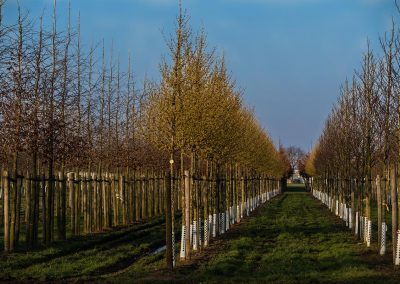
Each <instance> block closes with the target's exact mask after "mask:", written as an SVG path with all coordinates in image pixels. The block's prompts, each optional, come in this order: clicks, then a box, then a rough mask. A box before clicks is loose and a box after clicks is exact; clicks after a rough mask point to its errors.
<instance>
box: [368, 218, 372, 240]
mask: <svg viewBox="0 0 400 284" xmlns="http://www.w3.org/2000/svg"><path fill="white" fill-rule="evenodd" d="M367 224H368V228H367V247H370V246H371V231H372V222H371V220H368V221H367Z"/></svg>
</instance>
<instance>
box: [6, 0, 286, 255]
mask: <svg viewBox="0 0 400 284" xmlns="http://www.w3.org/2000/svg"><path fill="white" fill-rule="evenodd" d="M6 4H7V3H6V2H4V1H3V0H0V15H1V10H2V8H3V7H4V5H6ZM67 14H68V26H67V28H66V29H63V30H60V29H59V27H58V25H57V14H56V1H55V2H54V13H53V16H52V25H51V27H47V26H45V25H43V24H42V23H43V19H42V18H40V19H35V20H32V19H31V18H30V17H29V15H28V14H26V13H24V12H22V11H21V9H20V8H19V7H18V19H17V20H16V23H14V24H7V23H4V21H3V17H1V16H0V92H1V97H0V148H1V149H0V162H1V164H2V165H3V166H2V168H3V170H4V173H3V179H2V185H1V193H2V194H0V197H1V198H2V199H3V212H4V225H6V223H7V224H9V223H10V222H9V221H10V216H9V208H10V205H11V208H12V210H11V211H12V212H11V219H12V221H13V222H14V223H17V224H21V223H22V224H23V223H24V221H25V222H28V221H29V220H28V219H29V218H25V219H24V220H22V222H20V221H19V220H20V218H21V214H22V213H21V212H27V209H26V208H25V207H24V206H25V205H24V204H30V205H29V206H30V207H32V208H40V212H42V214H40V216H37V217H32V218H33V220H36V221H37V219H35V218H42V219H46V220H47V221H46V222H48V224H47V225H46V224H44V225H43V226H44V227H43V228H47V230H46V232H47V233H46V234H48V236H47V237H46V236H43V238H44V240H45V243H46V244H49V243H50V242H51V241H52V240H53V239H54V236H53V235H54V234H53V233H52V231H53V230H54V218H55V217H57V218H58V216H59V215H58V214H61V216H63V217H62V218H64V219H65V220H70V219H71V220H72V217H71V218H70V217H68V218H67V217H66V215H65V214H71V216H72V215H73V214H75V215H76V212H77V211H74V210H83V208H84V205H83V203H82V202H83V201H75V205H73V202H71V201H70V202H67V201H66V200H67V198H69V199H70V200H71V198H76V197H71V195H72V196H83V194H86V193H87V194H88V195H87V196H86V198H87V199H88V201H87V202H89V203H88V204H92V203H90V202H91V201H90V200H89V199H90V198H95V197H94V196H95V195H96V194H101V193H100V192H101V190H100V188H102V186H100V184H101V183H102V184H105V185H104V186H105V188H110V189H109V191H110V192H111V193H110V195H109V199H110V200H112V198H114V200H115V202H117V203H116V204H117V207H116V208H117V209H111V210H109V212H114V213H112V214H116V215H117V216H124V215H123V214H128V213H126V212H125V213H121V212H120V210H122V209H118V208H124V207H123V206H127V207H126V208H130V209H127V210H128V211H129V210H131V211H132V210H133V209H132V208H133V207H132V206H131V205H123V206H122V205H121V206H120V207H118V202H120V201H118V199H119V198H121V196H120V197H117V196H118V195H119V193H118V192H120V189H122V188H125V185H124V184H129V182H130V181H132V180H133V182H135V180H136V179H135V178H133V179H132V178H131V177H132V176H135V173H134V172H137V171H139V170H141V171H145V170H147V171H151V172H156V173H157V174H156V176H158V178H161V179H163V178H164V173H163V172H162V171H164V172H165V171H167V170H168V172H169V174H168V176H169V179H170V181H171V186H170V187H169V186H166V187H165V185H163V187H162V188H163V189H162V190H160V191H157V192H161V193H162V194H161V195H162V196H161V198H165V201H166V202H165V204H164V202H163V203H162V204H164V205H165V206H166V208H164V209H165V210H166V211H165V213H166V214H167V216H169V218H171V219H170V221H168V220H167V231H168V230H170V231H171V236H172V237H173V238H174V236H173V232H174V222H175V221H174V216H175V214H174V212H175V211H176V210H177V209H182V210H183V212H184V210H185V208H181V206H180V205H179V204H180V203H179V202H178V201H177V198H178V197H177V196H178V195H177V193H176V192H175V191H176V190H178V191H179V192H181V193H182V194H183V196H184V192H185V191H184V189H183V187H184V186H183V185H184V182H183V181H182V180H183V179H184V177H185V174H184V172H185V170H190V176H191V177H193V180H195V179H200V177H202V176H206V178H207V179H209V180H214V181H216V180H223V179H224V177H226V173H227V169H231V170H230V171H232V172H234V173H235V174H234V176H235V178H236V179H240V178H245V179H246V180H247V179H249V180H252V179H260V180H261V179H262V180H265V181H266V180H272V177H276V178H279V177H281V176H283V175H284V174H285V172H287V171H288V168H289V167H288V163H287V158H285V154H284V152H283V151H279V150H278V149H276V148H275V146H274V144H273V142H272V140H271V139H270V137H269V136H268V134H267V133H266V131H265V130H264V129H263V128H262V127H261V126H260V124H259V122H258V121H257V119H256V118H255V115H254V113H253V111H252V110H251V109H250V108H249V107H247V106H246V105H245V104H244V102H243V100H242V92H241V91H238V89H237V87H236V86H235V82H234V80H233V79H232V78H231V75H230V73H229V71H228V70H227V67H226V64H225V59H224V56H220V55H218V54H217V52H216V50H215V49H210V48H208V47H207V40H206V34H205V32H204V31H203V30H200V31H199V32H196V33H195V32H193V30H192V29H191V27H190V25H189V17H188V16H187V14H186V13H185V12H184V11H183V10H182V8H181V7H180V10H179V15H178V17H177V19H176V29H175V32H174V33H173V35H172V36H171V38H170V39H169V40H168V41H167V56H165V57H164V59H163V60H162V62H161V63H160V81H159V82H154V81H150V80H145V82H144V83H143V88H142V89H141V90H139V88H138V87H137V85H136V84H134V80H133V77H134V76H133V72H132V68H131V61H132V60H131V56H130V55H129V56H128V68H127V70H126V71H122V70H121V67H120V66H121V64H120V58H119V56H118V57H117V59H115V55H114V51H113V46H111V48H110V51H109V52H108V58H106V48H105V45H104V42H103V43H101V44H99V45H96V46H93V47H89V48H84V44H83V43H82V40H81V33H80V19H79V17H78V19H77V25H76V27H75V28H74V27H73V25H72V24H71V22H72V21H71V16H70V15H71V13H70V11H69V12H68V13H67ZM97 53H100V54H101V56H100V58H97V57H96V56H95V54H97ZM168 161H169V162H168ZM168 165H169V167H168ZM233 169H235V170H233ZM73 172H74V173H76V176H80V177H81V178H79V179H78V180H77V183H78V184H85V182H86V183H88V184H90V183H93V184H94V185H89V186H86V185H85V186H82V185H79V186H77V187H73V186H72V185H71V186H72V187H71V189H68V190H67V186H66V184H67V183H68V181H69V180H70V179H69V178H68V177H69V174H71V173H73ZM93 175H96V176H97V177H100V181H98V180H96V179H90V178H88V179H86V177H91V176H93ZM112 176H114V177H116V178H117V179H120V178H122V176H125V182H124V181H123V182H122V183H120V181H118V182H116V183H117V185H116V186H115V190H112V189H111V188H112V186H111V184H112V183H113V179H114V178H109V177H112ZM104 177H108V178H104ZM129 177H130V178H129ZM24 178H25V179H26V178H28V179H29V180H30V181H32V182H22V180H23V179H24ZM178 181H180V183H179V184H180V188H178V189H177V183H178ZM97 183H98V184H97ZM5 184H7V187H6V186H5ZM118 184H120V186H119V187H118ZM215 184H218V186H217V185H215V186H216V188H215V190H216V192H222V191H221V190H226V189H222V188H221V187H219V183H215ZM31 186H32V187H33V188H37V191H38V192H39V189H40V193H39V194H40V198H39V197H38V198H34V197H27V194H30V191H29V190H28V187H29V188H30V187H31ZM126 186H127V187H128V188H131V187H132V186H131V185H126ZM134 187H135V186H134V185H133V188H134ZM264 187H266V186H264ZM5 188H7V200H6V198H5V196H6V195H5V194H3V193H6V191H5ZM72 188H74V189H72ZM87 188H93V190H94V191H93V192H92V193H91V194H89V193H88V191H87V192H86V193H85V190H87ZM117 188H120V189H117ZM146 188H147V187H146ZM168 188H169V189H172V192H171V190H168ZM75 191H77V192H78V193H73V192H75ZM133 191H134V189H133ZM33 192H34V193H33V194H31V195H30V196H36V194H37V193H35V189H33ZM127 192H129V190H128V191H127ZM76 194H77V195H76ZM93 194H94V195H93ZM135 194H136V193H133V195H132V198H131V199H129V198H128V199H126V200H134V197H135V196H136V195H135ZM143 194H144V193H143ZM237 194H239V193H237ZM114 195H115V196H114ZM38 196H39V195H38ZM105 196H106V195H105V194H104V193H103V195H102V196H100V197H99V199H98V200H97V201H94V200H93V202H97V204H98V205H99V206H100V207H99V208H100V209H89V211H90V210H92V211H93V210H94V211H93V212H97V211H96V210H99V212H100V211H102V210H107V208H109V206H111V205H101V203H102V202H103V201H102V200H105V201H104V202H105V203H104V204H106V203H107V202H108V201H107V200H108V199H105V198H106V197H105ZM112 196H114V197H112ZM127 196H129V194H128V195H127ZM143 196H147V195H141V197H140V198H142V197H143ZM218 196H219V195H218ZM32 198H33V199H32ZM179 198H184V197H179ZM191 198H192V197H191ZM210 198H211V199H212V198H214V197H210ZM31 199H32V200H33V201H32V202H33V203H29V202H30V200H31ZM211 199H210V200H211ZM21 200H28V202H21ZM74 200H76V199H74ZM169 200H170V201H171V204H169V202H168V201H169ZM35 202H36V203H35ZM39 202H40V207H39ZM76 202H78V203H76ZM124 202H126V201H124ZM140 202H144V201H143V200H142V201H140ZM213 202H215V201H213ZM237 202H238V201H237ZM243 202H244V201H243ZM77 204H80V205H79V206H78V205H77ZM107 204H109V203H107ZM160 204H161V203H160ZM168 204H169V205H168ZM187 204H189V205H188V206H192V204H193V202H190V203H187ZM236 204H237V203H236ZM87 206H89V207H88V208H92V207H91V205H87ZM101 206H102V207H101ZM130 206H131V207H130ZM168 206H170V208H167V207H168ZM231 206H232V202H231ZM183 207H184V206H183ZM6 208H7V210H8V211H7V212H6V211H5V209H6ZM55 208H56V209H57V210H55ZM196 208H197V207H196ZM24 210H25V211H24ZM58 210H60V211H59V212H60V213H58ZM146 210H147V209H146ZM55 211H56V212H55ZM29 212H31V213H29V214H33V215H32V216H34V215H35V214H36V215H37V214H39V211H35V210H33V211H29ZM43 212H44V213H43ZM62 212H64V213H62ZM65 212H66V213H65ZM73 212H75V213H73ZM80 212H81V214H78V215H76V216H75V217H74V218H84V212H83V211H80ZM90 212H91V211H90ZM105 212H106V213H104V214H103V213H98V214H100V215H97V216H99V218H105V215H107V214H109V213H108V211H105ZM132 212H133V211H132ZM26 214H27V213H26ZM87 214H89V213H87ZM90 214H91V213H90ZM102 214H103V215H104V216H103V215H102ZM121 214H122V215H121ZM128 215H129V214H128ZM183 215H184V216H183V218H185V213H184V214H183ZM77 216H78V217H77ZM90 216H91V215H88V217H87V218H92V217H90ZM93 216H96V214H95V215H93ZM102 216H103V217H102ZM62 218H61V219H62ZM93 218H95V217H93ZM204 218H208V216H205V217H204ZM117 219H118V220H120V219H119V217H117ZM27 220H28V221H27ZM87 220H89V219H87ZM126 220H134V218H133V216H132V218H131V217H129V218H128V217H126ZM42 221H43V220H42ZM71 222H72V221H71ZM88 222H89V221H88ZM119 222H120V221H116V222H114V223H115V225H116V224H119ZM36 223H38V221H37V222H36ZM114 223H111V224H114ZM123 223H124V224H126V223H127V222H123ZM14 226H15V224H14ZM79 226H81V225H79V224H78V227H79ZM85 226H86V225H85ZM87 226H89V227H90V228H95V229H88V228H89V227H87V230H86V229H85V232H91V231H93V230H96V228H97V229H101V228H102V226H98V227H96V226H94V227H93V226H90V225H87ZM23 227H24V226H23ZM66 227H70V228H72V230H76V227H75V229H74V226H71V225H66V224H64V225H63V226H62V228H61V231H62V230H65V228H66ZM7 230H9V229H7ZM78 230H79V228H78ZM11 231H12V230H11ZM34 231H35V230H34ZM58 238H61V239H65V238H66V234H65V232H64V233H62V234H59V236H58ZM168 238H169V237H168V236H167V239H168ZM14 239H15V238H14ZM16 240H17V241H18V238H17V239H16ZM16 245H17V243H15V244H13V246H12V247H14V246H16ZM167 249H168V246H167ZM172 251H174V250H172Z"/></svg>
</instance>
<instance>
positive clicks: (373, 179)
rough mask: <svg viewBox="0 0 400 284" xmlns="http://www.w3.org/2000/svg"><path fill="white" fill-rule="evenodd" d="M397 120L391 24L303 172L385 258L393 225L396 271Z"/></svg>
mask: <svg viewBox="0 0 400 284" xmlns="http://www.w3.org/2000/svg"><path fill="white" fill-rule="evenodd" d="M398 7H399V6H397V8H398ZM399 117H400V30H399V27H398V25H396V23H395V20H394V19H393V21H392V28H391V30H390V31H388V32H386V33H385V34H384V35H383V36H381V37H380V48H379V50H378V51H373V50H372V48H371V46H370V44H369V42H368V43H367V51H366V52H365V53H364V55H363V57H362V66H361V68H360V69H359V70H358V71H355V73H354V76H353V78H352V79H351V80H346V81H345V82H344V84H343V85H342V88H341V92H340V97H339V99H338V102H337V103H336V104H335V106H334V107H333V109H332V112H331V114H330V115H329V117H328V119H327V120H326V122H325V128H324V130H323V132H322V134H321V136H320V138H319V141H318V143H317V144H316V146H315V147H314V149H313V150H312V152H311V153H310V155H309V157H308V160H307V161H306V163H305V165H304V167H305V172H306V174H308V175H310V176H313V180H314V189H315V190H317V191H318V192H319V193H318V194H319V195H318V196H319V197H321V198H323V199H324V202H325V203H326V204H327V205H328V206H329V207H330V208H331V209H332V210H333V211H336V214H338V215H340V216H342V217H343V216H345V217H346V216H347V217H346V218H347V223H348V225H349V226H350V227H351V228H352V230H353V231H354V233H355V234H356V235H357V236H359V237H361V238H364V240H365V242H366V243H367V245H368V246H369V245H370V244H371V241H373V240H376V241H377V245H378V248H379V251H380V254H382V255H383V254H385V253H386V246H387V241H386V238H387V237H386V234H387V233H386V231H387V224H390V223H391V228H389V232H390V231H391V243H392V252H393V261H394V262H395V263H396V265H399V264H400V255H399V254H400V250H399V249H400V239H399V236H400V233H398V228H399V224H398V221H399V217H398V201H399V198H398V168H399V165H400V156H399V155H400V153H399V147H400V143H399V141H400V140H399V139H400V121H399ZM321 194H322V195H321ZM335 203H336V205H335ZM375 208H376V211H375ZM341 210H347V211H346V212H347V213H343V214H341V213H340V212H341ZM389 211H391V216H388V214H386V212H389ZM375 214H376V215H375ZM374 223H375V224H374ZM372 225H373V226H372ZM375 225H377V229H375V228H376V227H375ZM371 230H372V231H371Z"/></svg>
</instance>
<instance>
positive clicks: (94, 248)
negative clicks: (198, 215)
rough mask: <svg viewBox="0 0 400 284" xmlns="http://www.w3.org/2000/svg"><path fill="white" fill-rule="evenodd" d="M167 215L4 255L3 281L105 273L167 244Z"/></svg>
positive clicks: (0, 274) (0, 265)
mask: <svg viewBox="0 0 400 284" xmlns="http://www.w3.org/2000/svg"><path fill="white" fill-rule="evenodd" d="M164 237H165V226H164V218H163V217H158V218H155V219H152V220H149V221H147V222H146V223H144V224H136V225H132V226H129V227H125V228H119V229H118V228H117V229H115V230H113V231H111V232H107V233H101V234H93V235H88V236H82V237H76V238H74V239H70V240H68V241H60V242H56V243H54V244H52V245H51V246H49V247H47V248H38V249H36V250H33V251H28V252H24V251H22V250H20V251H17V252H15V253H11V254H4V253H3V254H1V255H0V281H1V280H27V279H36V280H41V281H45V280H59V279H77V278H88V277H95V276H99V275H100V276H101V275H103V274H109V273H112V272H114V271H119V270H121V269H124V268H125V267H127V266H129V265H131V264H132V263H133V262H135V261H136V260H137V259H139V258H140V257H142V256H143V255H147V254H149V253H151V252H152V251H154V250H155V249H157V248H159V247H161V246H163V245H164V244H165V242H164Z"/></svg>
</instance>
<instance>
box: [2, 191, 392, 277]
mask: <svg viewBox="0 0 400 284" xmlns="http://www.w3.org/2000/svg"><path fill="white" fill-rule="evenodd" d="M177 220H179V216H177ZM164 236H165V226H164V219H163V218H154V219H152V220H150V221H147V222H146V223H137V224H134V225H132V226H130V227H127V228H126V227H125V228H120V229H118V228H117V229H115V230H114V231H111V232H108V233H107V232H106V233H101V234H93V235H89V236H85V237H76V238H74V239H72V240H69V241H68V242H56V243H54V244H53V245H51V246H50V247H47V248H42V249H40V248H38V249H37V250H35V251H30V252H29V253H26V252H22V251H20V252H18V251H16V252H14V253H13V254H9V255H2V256H1V258H0V267H1V272H0V279H1V280H3V281H16V280H19V281H32V280H38V281H59V280H63V281H67V282H75V281H96V282H98V281H100V282H103V281H104V282H120V283H121V282H122V283H125V282H132V281H139V282H153V281H162V280H166V281H171V280H172V281H178V282H188V281H189V282H218V283H220V282H231V281H239V282H260V281H268V282H276V283H291V282H292V283H298V282H304V283H308V282H313V283H316V282H331V283H337V282H340V283H342V282H345V283H346V282H348V283H374V282H377V283H380V282H384V283H399V281H400V273H399V272H398V271H396V270H393V267H392V263H391V255H390V254H388V255H387V256H385V257H380V256H379V255H378V254H376V252H375V251H376V248H375V247H374V246H372V247H370V248H367V247H366V246H365V245H364V244H363V243H362V242H360V241H359V240H357V239H356V238H355V237H354V236H353V235H352V234H351V232H350V231H349V230H348V229H347V228H346V227H345V226H344V224H343V221H341V220H340V219H339V218H338V217H336V216H335V215H334V214H332V213H331V212H330V211H329V210H328V209H327V208H326V207H325V206H324V205H322V204H321V203H320V202H319V201H318V200H316V199H314V198H313V197H312V195H311V194H310V193H309V192H307V191H306V190H305V189H304V187H301V186H299V185H291V186H289V187H288V189H287V190H286V191H285V192H284V193H283V194H281V195H278V196H277V197H275V198H274V199H272V200H271V201H269V202H267V203H265V204H264V205H263V206H261V207H260V208H258V209H256V210H255V211H254V212H253V213H252V214H251V215H250V216H249V217H248V218H245V219H243V220H242V221H241V222H240V223H239V224H235V225H234V226H232V227H231V229H230V230H229V231H228V232H227V233H225V234H224V235H222V236H220V237H219V238H217V239H215V240H214V241H213V242H212V243H211V244H210V246H209V247H207V248H205V249H204V250H203V251H201V252H198V253H196V254H193V255H192V257H191V260H189V261H185V262H179V261H178V263H177V268H176V269H175V270H174V271H173V272H169V271H167V270H166V269H165V258H164V253H165V252H164V251H163V250H160V251H158V249H159V248H162V247H163V244H164V243H165V241H164Z"/></svg>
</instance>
